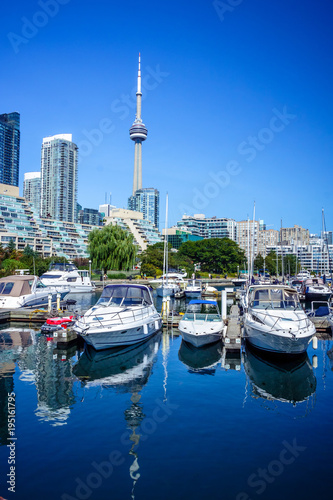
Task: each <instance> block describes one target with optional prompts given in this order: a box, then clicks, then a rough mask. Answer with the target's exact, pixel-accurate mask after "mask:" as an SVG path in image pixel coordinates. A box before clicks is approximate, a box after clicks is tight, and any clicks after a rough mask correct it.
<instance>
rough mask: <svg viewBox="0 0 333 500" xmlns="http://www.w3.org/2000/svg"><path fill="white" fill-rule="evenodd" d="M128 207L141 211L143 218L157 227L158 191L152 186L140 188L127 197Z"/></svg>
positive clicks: (158, 212)
mask: <svg viewBox="0 0 333 500" xmlns="http://www.w3.org/2000/svg"><path fill="white" fill-rule="evenodd" d="M128 209H129V210H134V211H136V212H141V213H142V214H143V218H144V219H145V220H147V221H150V222H152V223H153V224H155V227H156V228H157V229H158V228H159V218H160V193H159V191H158V190H157V189H154V188H142V189H138V190H137V191H135V193H134V195H132V196H130V197H129V199H128Z"/></svg>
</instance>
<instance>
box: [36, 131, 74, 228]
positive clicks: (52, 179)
mask: <svg viewBox="0 0 333 500" xmlns="http://www.w3.org/2000/svg"><path fill="white" fill-rule="evenodd" d="M77 162H78V147H77V145H76V144H74V142H72V134H59V135H54V136H51V137H46V138H44V139H43V145H42V160H41V174H42V176H41V215H42V217H50V218H51V219H56V220H60V221H68V222H76V220H77V214H76V210H77V207H76V205H77V177H78V175H77Z"/></svg>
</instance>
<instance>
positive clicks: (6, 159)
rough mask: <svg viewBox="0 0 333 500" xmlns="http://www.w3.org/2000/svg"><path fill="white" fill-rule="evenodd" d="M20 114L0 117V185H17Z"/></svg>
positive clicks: (14, 113) (15, 113)
mask: <svg viewBox="0 0 333 500" xmlns="http://www.w3.org/2000/svg"><path fill="white" fill-rule="evenodd" d="M19 164H20V114H19V113H17V112H16V111H15V112H13V113H8V114H7V113H5V114H2V115H0V183H1V184H9V185H11V186H18V185H19Z"/></svg>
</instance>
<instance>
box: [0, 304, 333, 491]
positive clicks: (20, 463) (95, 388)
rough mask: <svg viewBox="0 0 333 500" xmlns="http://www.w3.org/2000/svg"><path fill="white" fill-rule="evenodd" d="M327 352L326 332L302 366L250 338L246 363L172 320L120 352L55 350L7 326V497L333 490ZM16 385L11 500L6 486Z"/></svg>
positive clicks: (2, 356)
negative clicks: (195, 340)
mask: <svg viewBox="0 0 333 500" xmlns="http://www.w3.org/2000/svg"><path fill="white" fill-rule="evenodd" d="M180 307H182V306H180ZM332 353H333V341H332V340H326V341H320V342H319V348H318V350H317V351H314V350H313V349H312V347H311V346H310V347H309V350H308V354H307V355H305V356H301V357H300V358H298V359H296V360H293V361H281V360H277V359H272V358H267V357H265V356H262V354H260V353H258V352H257V351H253V350H251V349H249V348H248V347H247V346H244V348H243V350H242V356H241V358H239V357H238V358H237V357H233V356H230V355H229V356H227V355H226V353H225V351H224V349H223V345H222V344H219V343H217V344H215V345H213V346H208V347H207V348H205V349H203V350H200V351H198V350H196V349H194V348H193V347H192V346H189V345H187V344H185V343H184V342H183V341H182V339H181V337H180V336H179V335H178V332H177V330H176V329H174V330H170V331H169V332H163V333H160V334H158V335H156V336H154V337H153V338H151V339H150V340H149V341H148V342H147V343H144V344H141V345H138V346H132V347H127V348H125V349H119V348H117V349H113V350H109V351H104V352H98V353H96V352H95V351H93V350H92V349H88V348H86V349H82V348H81V347H80V346H78V345H75V346H73V347H71V348H70V349H68V350H60V349H58V348H56V346H55V345H54V344H53V343H52V342H50V341H48V340H47V338H46V337H45V336H43V335H41V334H40V333H39V330H38V329H35V328H31V325H30V327H29V325H5V326H4V328H3V329H2V330H1V331H0V423H1V432H0V445H1V446H0V460H1V477H0V479H1V483H0V486H1V490H0V495H2V496H3V497H4V498H7V499H8V498H11V497H13V498H15V499H16V500H21V499H22V500H26V499H27V498H33V499H34V500H36V499H37V500H39V499H41V500H44V499H48V500H73V499H77V500H78V499H93V500H109V499H116V500H125V499H129V500H132V499H136V500H150V499H156V498H158V499H159V500H170V499H171V498H172V499H176V500H178V499H179V500H183V499H189V500H201V499H205V498H210V499H212V500H220V499H221V498H223V499H227V500H229V499H230V500H232V499H237V500H245V499H246V500H249V499H257V498H258V499H259V498H260V499H269V500H277V499H281V498H284V499H286V500H294V498H296V497H301V498H303V499H305V500H307V499H309V500H310V499H312V498H321V499H328V498H331V488H332V480H331V469H332V465H333V460H332V453H331V450H332V444H333V443H332V441H333V438H332V431H331V430H332V424H333V417H332V397H333V380H332V379H333V377H332V368H333V364H332V359H333V354H332ZM314 356H315V357H314ZM313 365H314V366H317V367H316V368H314V366H313ZM12 391H14V392H15V394H16V410H17V416H16V435H17V444H16V460H17V462H16V464H15V465H16V493H15V496H14V495H13V494H11V493H10V492H8V490H7V485H6V474H7V472H8V467H9V465H8V448H7V446H6V444H7V442H8V439H7V438H8V437H9V436H8V432H7V422H8V416H9V414H8V405H7V394H8V393H10V392H12Z"/></svg>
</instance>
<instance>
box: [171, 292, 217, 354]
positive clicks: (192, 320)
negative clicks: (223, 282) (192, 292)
mask: <svg viewBox="0 0 333 500" xmlns="http://www.w3.org/2000/svg"><path fill="white" fill-rule="evenodd" d="M178 328H179V330H180V333H181V336H182V337H183V339H184V340H185V341H186V342H189V343H190V344H192V345H194V346H195V347H202V346H204V345H207V344H212V343H213V342H218V341H219V340H221V338H222V333H223V330H224V328H225V324H224V321H223V319H222V316H221V314H220V311H219V308H218V305H217V302H215V301H214V300H191V301H190V302H189V304H188V306H187V308H186V312H185V315H184V317H183V318H182V319H181V320H180V322H179V325H178Z"/></svg>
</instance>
